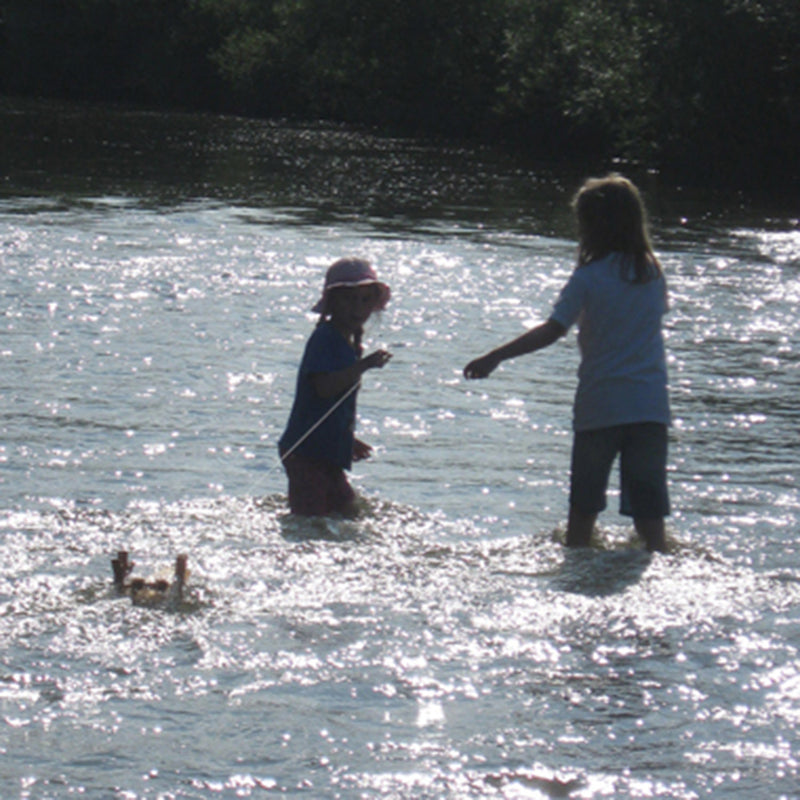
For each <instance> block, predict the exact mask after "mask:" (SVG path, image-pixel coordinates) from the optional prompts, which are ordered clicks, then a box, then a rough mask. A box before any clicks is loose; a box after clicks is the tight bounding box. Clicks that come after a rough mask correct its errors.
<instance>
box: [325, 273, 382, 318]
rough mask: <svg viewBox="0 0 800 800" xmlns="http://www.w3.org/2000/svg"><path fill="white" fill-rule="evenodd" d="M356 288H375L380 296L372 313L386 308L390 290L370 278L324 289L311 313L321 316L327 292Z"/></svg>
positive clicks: (345, 282)
mask: <svg viewBox="0 0 800 800" xmlns="http://www.w3.org/2000/svg"><path fill="white" fill-rule="evenodd" d="M357 286H377V287H378V290H379V291H380V294H379V296H378V300H377V302H376V303H375V308H374V309H373V311H383V309H384V308H386V305H387V304H388V302H389V300H390V299H391V297H392V290H391V289H390V288H389V287H388V286H387V285H386V284H385V283H381V282H380V281H376V280H373V279H372V278H367V279H365V280H362V281H340V282H339V283H332V284H330V286H326V287H325V291H324V292H323V293H322V297H320V299H319V300H318V301H317V302H316V304H315V305H314V306H313V307H312V308H311V310H312V311H313V312H315V313H316V314H321V313H322V312H323V310H324V309H325V303H326V301H327V299H328V292H330V291H331V289H354V288H356V287H357Z"/></svg>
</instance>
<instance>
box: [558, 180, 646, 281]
mask: <svg viewBox="0 0 800 800" xmlns="http://www.w3.org/2000/svg"><path fill="white" fill-rule="evenodd" d="M572 207H573V208H574V209H575V214H576V216H577V219H578V266H579V267H582V266H585V265H586V264H588V263H589V262H590V261H595V260H597V259H600V258H605V256H607V255H608V254H609V253H615V252H617V253H626V254H628V255H630V256H632V257H633V263H634V277H633V281H634V283H647V281H650V280H653V279H654V278H657V277H659V276H660V275H661V264H659V262H658V259H657V258H656V255H655V253H654V252H653V247H652V245H651V244H650V236H649V235H648V232H647V213H646V211H645V207H644V203H643V202H642V198H641V195H640V194H639V190H638V189H637V188H636V186H635V185H634V184H633V183H632V182H631V181H629V180H628V179H627V178H625V177H623V176H622V175H618V174H616V173H612V174H610V175H606V176H605V177H604V178H590V179H589V180H587V181H586V182H585V183H584V184H583V186H581V188H580V189H579V190H578V192H577V194H576V195H575V198H574V200H573V202H572Z"/></svg>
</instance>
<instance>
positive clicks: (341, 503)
mask: <svg viewBox="0 0 800 800" xmlns="http://www.w3.org/2000/svg"><path fill="white" fill-rule="evenodd" d="M390 296H391V292H390V291H389V287H388V286H387V285H386V284H385V283H381V282H380V281H379V280H378V278H377V276H376V275H375V271H374V270H373V268H372V266H371V265H370V264H369V262H367V261H364V260H362V259H358V258H343V259H340V260H339V261H336V262H335V263H334V264H332V265H331V267H330V268H329V269H328V271H327V273H326V275H325V287H324V290H323V293H322V297H321V299H320V300H319V302H318V303H317V304H316V305H315V306H314V308H313V309H312V310H313V311H317V312H319V315H320V317H319V322H318V323H317V326H316V328H315V329H314V332H313V333H312V334H311V337H310V338H309V340H308V342H307V343H306V347H305V352H304V354H303V359H302V362H301V364H300V369H299V371H298V375H297V389H296V392H295V398H294V404H293V406H292V411H291V414H290V416H289V422H288V424H287V426H286V430H285V431H284V434H283V436H282V437H281V439H280V442H279V443H278V450H279V452H280V456H281V461H282V462H283V466H284V468H285V470H286V474H287V476H288V478H289V507H290V509H291V511H292V513H293V514H302V515H305V516H323V515H328V514H332V513H341V514H352V513H353V512H354V511H355V499H356V498H355V492H353V489H352V488H351V486H350V484H349V483H348V480H347V477H346V475H345V470H349V469H350V467H351V465H352V462H353V461H360V460H361V459H365V458H368V457H369V455H370V453H371V452H372V448H371V447H370V446H369V445H367V444H365V443H364V442H362V441H360V440H359V439H357V438H356V437H355V421H356V394H357V392H358V388H359V384H360V381H361V376H362V375H363V374H364V373H365V372H366V371H367V370H369V369H380V368H382V367H383V366H384V365H385V364H386V362H387V361H388V360H389V359H390V358H391V354H390V353H388V352H386V351H385V350H376V351H375V352H373V353H370V354H369V355H368V356H365V357H363V358H362V351H363V348H362V346H361V338H362V336H363V334H364V324H365V323H366V321H367V320H368V319H369V317H370V314H372V312H373V311H380V310H382V309H383V308H385V306H386V304H387V303H388V302H389V297H390Z"/></svg>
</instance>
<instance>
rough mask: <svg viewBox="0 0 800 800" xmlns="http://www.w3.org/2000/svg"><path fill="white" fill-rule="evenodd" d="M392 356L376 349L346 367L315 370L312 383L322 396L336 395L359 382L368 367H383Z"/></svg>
mask: <svg viewBox="0 0 800 800" xmlns="http://www.w3.org/2000/svg"><path fill="white" fill-rule="evenodd" d="M391 357H392V354H391V353H389V352H387V351H386V350H376V351H375V352H374V353H370V354H369V355H368V356H364V358H359V359H358V361H356V362H355V363H354V364H351V365H350V366H349V367H345V368H344V369H337V370H336V371H335V372H315V373H314V374H313V375H311V376H310V378H311V385H312V386H313V387H314V391H315V392H316V393H317V394H318V395H319V396H320V397H322V398H325V399H328V398H331V397H336V396H337V395H340V394H341V393H342V392H346V391H347V390H348V389H350V388H351V387H352V386H354V385H355V384H357V383H358V382H359V381H360V380H361V376H362V375H363V374H364V373H365V372H366V371H367V370H368V369H382V368H383V367H384V366H385V365H386V363H387V362H388V361H389V359H390V358H391Z"/></svg>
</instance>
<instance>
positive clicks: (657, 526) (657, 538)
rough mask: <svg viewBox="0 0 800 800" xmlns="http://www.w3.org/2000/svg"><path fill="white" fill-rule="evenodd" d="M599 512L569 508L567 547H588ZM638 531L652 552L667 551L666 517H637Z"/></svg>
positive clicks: (634, 521) (635, 523) (636, 526)
mask: <svg viewBox="0 0 800 800" xmlns="http://www.w3.org/2000/svg"><path fill="white" fill-rule="evenodd" d="M596 520H597V514H586V513H584V512H583V511H579V510H578V509H577V508H575V507H574V506H570V509H569V521H568V522H567V547H588V546H589V544H590V542H591V539H592V531H593V530H594V523H595V522H596ZM633 525H634V527H635V528H636V533H638V534H639V537H640V538H641V539H642V540H643V541H644V542H645V545H646V546H647V549H648V550H649V551H650V552H651V553H652V552H655V551H659V552H662V553H663V552H666V549H667V544H666V540H665V538H664V519H663V517H655V518H653V519H642V518H641V517H637V518H635V519H634V520H633Z"/></svg>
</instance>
